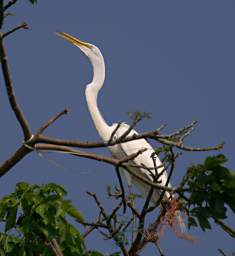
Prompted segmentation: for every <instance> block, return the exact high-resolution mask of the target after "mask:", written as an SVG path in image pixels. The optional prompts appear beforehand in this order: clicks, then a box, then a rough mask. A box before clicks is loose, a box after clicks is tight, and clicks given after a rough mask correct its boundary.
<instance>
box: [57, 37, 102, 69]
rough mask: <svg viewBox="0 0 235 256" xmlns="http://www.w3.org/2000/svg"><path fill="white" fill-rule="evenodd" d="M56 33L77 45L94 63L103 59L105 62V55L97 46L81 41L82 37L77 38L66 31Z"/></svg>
mask: <svg viewBox="0 0 235 256" xmlns="http://www.w3.org/2000/svg"><path fill="white" fill-rule="evenodd" d="M56 34H57V35H58V36H59V37H61V38H63V39H65V40H66V41H68V42H70V43H72V44H73V45H75V46H77V47H78V48H79V49H80V50H81V51H82V52H83V53H84V54H85V55H86V56H87V57H88V58H89V59H90V61H91V63H92V64H95V63H97V62H101V61H102V62H103V56H102V54H101V52H100V50H99V48H98V47H97V46H95V45H93V44H90V43H87V42H84V41H81V40H80V39H77V38H75V37H73V36H71V35H69V34H67V33H64V32H57V33H56Z"/></svg>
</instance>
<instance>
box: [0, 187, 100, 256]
mask: <svg viewBox="0 0 235 256" xmlns="http://www.w3.org/2000/svg"><path fill="white" fill-rule="evenodd" d="M66 194H67V192H66V191H65V190H64V188H62V187H61V186H59V185H56V184H54V183H49V184H47V185H42V186H38V185H30V184H28V183H25V182H21V183H18V184H17V185H16V188H15V191H14V192H13V193H12V194H10V195H7V196H5V197H3V198H2V199H1V200H0V222H2V223H3V224H5V225H4V229H5V232H4V233H3V232H2V233H0V256H2V255H9V256H11V255H12V256H13V255H20V256H21V255H22V256H24V255H25V256H26V255H48V256H50V255H54V253H53V251H52V248H51V241H52V240H53V239H56V241H57V242H58V244H59V246H60V248H61V251H62V252H63V254H64V255H94V256H95V255H97V256H98V255H101V254H99V253H98V252H90V253H88V252H87V251H86V248H85V244H84V241H83V239H82V238H81V236H80V233H79V231H78V230H77V229H76V228H75V227H73V226H72V225H71V224H70V223H69V222H68V221H67V219H66V217H67V216H70V217H72V218H73V219H75V220H77V221H79V222H81V221H82V220H83V217H82V214H81V213H80V212H79V211H78V210H76V208H75V207H74V206H73V205H72V203H71V202H70V201H69V200H65V199H64V197H65V196H66Z"/></svg>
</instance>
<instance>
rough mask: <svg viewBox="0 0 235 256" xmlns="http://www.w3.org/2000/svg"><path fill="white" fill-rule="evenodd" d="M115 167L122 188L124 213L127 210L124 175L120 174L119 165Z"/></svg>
mask: <svg viewBox="0 0 235 256" xmlns="http://www.w3.org/2000/svg"><path fill="white" fill-rule="evenodd" d="M115 169H116V174H117V177H118V181H119V185H120V188H121V197H122V204H123V213H125V212H126V200H125V189H124V186H123V182H122V177H121V174H120V170H119V167H118V166H116V168H115Z"/></svg>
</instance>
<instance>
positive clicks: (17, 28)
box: [2, 22, 29, 38]
mask: <svg viewBox="0 0 235 256" xmlns="http://www.w3.org/2000/svg"><path fill="white" fill-rule="evenodd" d="M22 28H23V29H29V26H28V24H27V23H25V22H23V23H22V24H20V25H19V26H17V27H15V28H13V29H11V30H9V31H8V32H6V33H4V34H3V35H2V38H5V37H7V36H9V35H10V34H12V33H14V32H16V31H17V30H19V29H22Z"/></svg>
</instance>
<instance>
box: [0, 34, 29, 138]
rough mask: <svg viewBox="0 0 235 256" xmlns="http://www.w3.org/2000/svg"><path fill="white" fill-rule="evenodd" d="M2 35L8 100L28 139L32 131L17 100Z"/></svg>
mask: <svg viewBox="0 0 235 256" xmlns="http://www.w3.org/2000/svg"><path fill="white" fill-rule="evenodd" d="M2 37H3V35H2V34H0V58H1V64H2V72H3V77H4V81H5V86H6V91H7V96H8V100H9V103H10V105H11V108H12V110H13V112H14V113H15V116H16V118H17V120H18V122H19V124H20V126H21V128H22V131H23V133H24V139H25V140H28V139H30V138H31V136H32V133H31V130H30V127H29V124H28V121H27V119H26V118H25V116H24V113H23V112H22V110H21V108H20V106H19V105H18V103H17V100H16V96H15V93H14V89H13V84H12V80H11V76H10V71H9V67H8V61H7V55H6V52H5V49H4V45H3V38H2Z"/></svg>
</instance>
